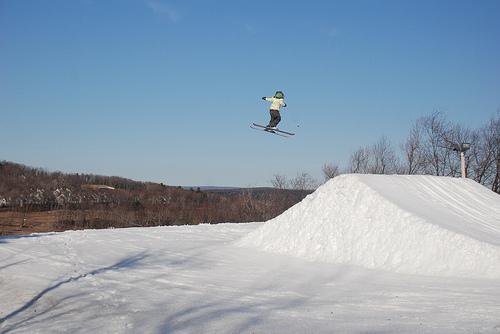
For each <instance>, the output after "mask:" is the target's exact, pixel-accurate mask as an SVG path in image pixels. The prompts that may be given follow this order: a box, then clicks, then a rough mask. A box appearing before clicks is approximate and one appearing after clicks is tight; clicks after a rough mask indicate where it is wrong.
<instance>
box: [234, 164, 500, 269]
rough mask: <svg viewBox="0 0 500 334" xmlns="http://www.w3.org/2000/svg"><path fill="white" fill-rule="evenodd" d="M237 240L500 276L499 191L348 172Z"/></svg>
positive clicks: (319, 256)
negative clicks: (497, 192)
mask: <svg viewBox="0 0 500 334" xmlns="http://www.w3.org/2000/svg"><path fill="white" fill-rule="evenodd" d="M238 245H239V246H243V247H255V248H258V249H261V250H264V251H269V252H275V253H281V254H286V255H293V256H297V257H301V258H305V259H308V260H313V261H322V262H333V263H342V264H350V265H359V266H363V267H367V268H372V269H382V270H388V271H394V272H399V273H407V274H420V275H432V276H460V277H472V278H474V277H477V278H500V196H499V195H498V194H496V193H494V192H492V191H491V190H489V189H487V188H486V187H484V186H482V185H480V184H478V183H476V182H474V181H472V180H469V179H460V178H451V177H438V176H419V175H411V176H403V175H362V174H348V175H342V176H339V177H336V178H334V179H332V180H330V181H329V182H327V183H325V184H324V185H322V186H321V187H319V188H318V189H317V190H316V191H315V192H314V193H313V194H311V195H309V196H307V197H306V198H305V199H304V200H303V201H302V202H300V203H298V204H296V205H295V206H293V207H291V208H290V209H288V210H287V211H285V212H284V213H283V214H281V215H280V216H278V217H276V218H274V219H272V220H270V221H268V222H267V223H266V224H264V225H263V226H262V227H260V228H258V229H257V230H255V231H253V232H251V233H249V234H248V235H247V236H245V237H244V238H243V239H241V240H239V241H238Z"/></svg>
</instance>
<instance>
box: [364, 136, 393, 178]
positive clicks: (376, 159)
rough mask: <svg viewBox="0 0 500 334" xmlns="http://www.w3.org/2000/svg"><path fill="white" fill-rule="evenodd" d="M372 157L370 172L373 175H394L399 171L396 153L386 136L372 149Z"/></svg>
mask: <svg viewBox="0 0 500 334" xmlns="http://www.w3.org/2000/svg"><path fill="white" fill-rule="evenodd" d="M370 155H371V159H370V165H369V171H370V173H371V174H392V173H396V171H397V170H398V160H397V158H396V153H395V152H394V150H393V149H392V146H391V143H390V142H389V140H388V139H387V138H386V137H385V136H383V137H381V138H380V139H379V140H378V141H377V142H376V143H375V144H374V145H373V146H372V147H371V149H370Z"/></svg>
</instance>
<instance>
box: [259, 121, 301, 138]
mask: <svg viewBox="0 0 500 334" xmlns="http://www.w3.org/2000/svg"><path fill="white" fill-rule="evenodd" d="M252 124H253V126H257V127H259V128H261V129H264V131H267V132H271V131H274V132H277V133H283V134H285V135H288V136H294V135H295V133H291V132H287V131H283V130H280V129H271V128H269V127H267V126H264V125H260V124H256V123H252Z"/></svg>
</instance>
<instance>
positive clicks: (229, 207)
mask: <svg viewBox="0 0 500 334" xmlns="http://www.w3.org/2000/svg"><path fill="white" fill-rule="evenodd" d="M101 186H106V187H101ZM307 194H308V192H304V191H283V190H277V189H271V188H269V189H266V190H262V189H260V190H259V191H253V190H252V189H246V190H245V189H243V190H240V191H238V192H231V193H228V194H224V193H211V192H204V191H201V190H199V189H198V190H186V189H182V188H181V187H174V186H167V185H164V184H158V183H150V182H137V181H133V180H129V179H125V178H121V177H106V176H98V175H89V174H66V173H61V172H48V171H46V170H43V169H40V168H32V167H28V166H24V165H20V164H16V163H13V162H7V161H2V162H0V211H3V212H6V211H17V212H37V211H54V212H55V214H54V226H55V227H57V228H56V229H57V230H61V229H63V230H64V229H74V228H106V227H126V226H156V225H180V224H199V223H221V222H250V221H265V220H268V219H270V218H273V217H275V216H277V215H279V214H280V213H282V212H283V211H284V210H286V209H287V208H289V207H290V206H292V205H294V204H295V203H297V202H299V201H300V200H302V198H304V197H305V196H306V195H307Z"/></svg>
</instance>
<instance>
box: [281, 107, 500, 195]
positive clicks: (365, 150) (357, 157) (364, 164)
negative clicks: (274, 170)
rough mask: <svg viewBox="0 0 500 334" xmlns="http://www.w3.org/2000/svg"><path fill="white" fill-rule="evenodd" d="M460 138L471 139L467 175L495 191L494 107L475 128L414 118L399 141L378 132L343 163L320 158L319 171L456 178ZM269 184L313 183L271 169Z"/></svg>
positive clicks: (498, 121) (499, 147)
mask: <svg viewBox="0 0 500 334" xmlns="http://www.w3.org/2000/svg"><path fill="white" fill-rule="evenodd" d="M461 143H470V144H471V147H470V150H468V151H467V152H465V168H466V174H467V177H469V178H471V179H473V180H475V181H477V182H479V183H481V184H483V185H485V186H486V187H488V188H490V189H491V190H493V191H494V192H497V193H500V112H498V113H497V114H496V115H495V116H493V117H491V119H489V120H488V122H487V123H486V124H484V125H483V126H481V127H479V128H477V129H471V128H468V127H466V126H462V125H460V124H457V123H454V122H451V121H449V120H447V119H446V117H445V115H444V114H442V113H440V112H435V113H433V114H431V115H428V116H424V117H421V118H419V119H418V120H416V121H415V122H414V123H413V125H412V127H411V129H410V132H409V134H408V136H407V138H406V140H405V141H404V142H403V143H401V144H400V145H397V146H394V145H393V144H392V143H391V141H390V140H389V139H388V138H387V137H385V136H382V137H381V138H379V139H378V140H377V141H376V142H375V143H372V144H368V145H365V146H362V147H360V148H359V149H357V150H356V151H354V152H353V153H352V154H351V155H350V158H349V161H348V163H347V166H344V167H341V166H339V165H338V164H335V163H326V164H324V165H323V168H322V171H323V175H324V178H325V181H326V180H328V179H330V178H333V177H335V176H337V175H340V174H343V173H365V174H407V175H412V174H424V175H438V176H451V177H457V176H460V175H461V165H460V164H461V162H460V154H459V152H457V151H456V150H454V148H455V145H456V144H461ZM271 183H272V184H273V186H274V187H276V188H280V189H314V188H315V187H317V186H318V184H319V182H318V181H317V180H315V179H313V178H312V177H311V176H310V175H309V174H308V173H300V174H298V175H297V176H296V177H295V178H291V179H289V178H287V177H285V176H283V175H279V174H277V175H274V178H273V180H272V181H271Z"/></svg>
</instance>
